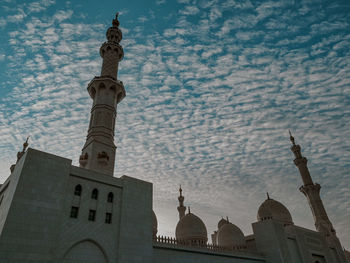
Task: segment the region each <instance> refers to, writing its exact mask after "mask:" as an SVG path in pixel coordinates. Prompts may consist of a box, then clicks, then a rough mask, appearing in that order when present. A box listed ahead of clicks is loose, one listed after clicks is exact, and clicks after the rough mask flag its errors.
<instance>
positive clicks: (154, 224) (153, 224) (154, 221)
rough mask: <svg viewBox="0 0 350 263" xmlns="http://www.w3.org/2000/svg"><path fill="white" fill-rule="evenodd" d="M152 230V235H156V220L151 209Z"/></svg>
mask: <svg viewBox="0 0 350 263" xmlns="http://www.w3.org/2000/svg"><path fill="white" fill-rule="evenodd" d="M152 230H153V237H156V236H157V233H158V221H157V216H156V214H155V213H154V211H153V210H152Z"/></svg>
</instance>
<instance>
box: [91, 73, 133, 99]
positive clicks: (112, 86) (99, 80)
mask: <svg viewBox="0 0 350 263" xmlns="http://www.w3.org/2000/svg"><path fill="white" fill-rule="evenodd" d="M100 89H108V90H109V91H113V92H114V94H115V100H116V101H117V104H118V103H119V102H121V101H122V100H123V99H124V97H125V96H126V93H125V89H124V84H123V82H122V81H120V80H116V79H114V78H112V77H109V76H101V77H94V78H93V79H92V81H91V82H90V83H89V84H88V87H87V90H88V92H89V94H90V97H91V98H92V99H95V96H96V94H98V93H99V90H100Z"/></svg>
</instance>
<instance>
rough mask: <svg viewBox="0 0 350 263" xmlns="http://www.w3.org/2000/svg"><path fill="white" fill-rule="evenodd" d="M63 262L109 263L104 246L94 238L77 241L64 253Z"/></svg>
mask: <svg viewBox="0 0 350 263" xmlns="http://www.w3.org/2000/svg"><path fill="white" fill-rule="evenodd" d="M62 262H63V263H108V260H107V257H106V255H105V253H104V252H103V250H102V248H101V247H100V246H99V245H98V244H97V243H96V242H94V241H92V240H84V241H81V242H78V243H76V244H75V245H73V246H72V247H71V248H70V249H68V251H67V253H66V254H65V255H64V258H63V261H62Z"/></svg>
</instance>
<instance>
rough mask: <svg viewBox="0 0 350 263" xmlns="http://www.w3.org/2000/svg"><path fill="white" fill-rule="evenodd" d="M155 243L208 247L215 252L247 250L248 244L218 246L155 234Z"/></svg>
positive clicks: (207, 248)
mask: <svg viewBox="0 0 350 263" xmlns="http://www.w3.org/2000/svg"><path fill="white" fill-rule="evenodd" d="M153 242H154V243H159V244H170V245H175V246H181V247H191V248H200V249H206V250H210V251H214V252H226V253H227V252H232V251H242V250H246V249H247V247H246V246H232V247H223V246H218V245H214V244H208V243H205V242H203V241H199V240H194V241H188V240H181V239H176V238H174V237H167V236H155V237H153Z"/></svg>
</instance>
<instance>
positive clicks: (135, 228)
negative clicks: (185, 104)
mask: <svg viewBox="0 0 350 263" xmlns="http://www.w3.org/2000/svg"><path fill="white" fill-rule="evenodd" d="M106 36H107V42H105V43H104V44H102V46H101V48H100V55H101V57H102V58H103V64H102V70H101V76H99V77H95V78H94V79H93V80H92V81H91V82H90V83H89V85H88V92H89V94H90V96H91V98H92V100H93V105H92V109H91V119H90V125H89V129H88V135H87V139H86V143H85V145H84V146H83V149H82V154H81V155H80V158H79V163H80V167H76V166H73V165H72V161H71V160H69V159H66V158H63V157H59V156H55V155H52V154H49V153H45V152H41V151H38V150H35V149H31V148H29V149H28V150H27V146H28V143H27V142H26V143H25V144H24V145H23V150H22V152H19V153H18V155H17V159H18V160H17V163H16V164H15V165H13V166H12V167H11V175H10V176H9V177H8V179H7V180H6V181H5V182H4V184H2V185H1V186H0V262H1V263H2V262H10V263H16V262H21V263H23V262H24V263H25V262H74V263H79V262H84V263H90V262H96V263H97V262H101V263H105V262H106V263H107V262H108V263H113V262H115V263H117V262H120V263H122V262H125V263H126V262H127V263H132V262H146V263H147V262H149V263H151V262H155V263H158V262H159V263H160V262H168V263H173V262H174V263H175V262H179V263H180V262H181V263H187V262H188V263H189V262H191V263H192V262H201V263H206V262H208V263H209V262H210V263H216V262H217V263H226V262H227V263H228V262H232V263H238V262H240V263H243V262H246V263H253V262H266V263H325V262H327V263H346V262H349V261H347V259H346V258H348V257H349V254H348V252H346V251H344V250H343V248H342V246H341V244H340V241H339V239H338V238H337V235H336V232H335V230H334V228H333V226H332V223H331V222H330V220H329V218H328V216H327V213H326V211H325V209H324V206H323V203H322V200H321V198H320V195H319V192H320V188H321V187H320V185H318V184H315V183H313V181H312V178H311V176H310V173H309V171H308V168H307V159H306V158H305V157H303V156H302V154H301V148H300V146H299V145H296V144H295V141H294V138H293V137H292V136H290V139H291V142H292V147H291V150H292V152H293V153H294V155H295V160H294V163H295V165H296V166H297V167H298V169H299V172H300V175H301V178H302V180H303V186H301V187H300V191H301V192H302V193H303V194H304V195H305V196H306V198H307V199H308V202H309V205H310V208H311V210H312V213H313V216H314V220H315V226H316V230H310V229H305V228H302V227H299V226H296V225H294V223H293V219H292V216H291V214H290V213H289V211H288V209H287V208H286V207H285V206H284V205H283V204H281V203H280V202H278V201H276V200H273V199H271V198H270V197H269V196H267V199H266V200H265V201H264V202H263V203H262V204H261V206H260V207H259V210H258V211H257V222H253V224H252V227H253V234H252V235H248V236H245V235H244V233H243V232H242V231H241V230H240V229H239V228H238V227H237V226H235V225H234V224H233V223H232V222H229V220H228V219H221V220H220V221H219V222H218V229H217V231H215V232H214V233H213V234H211V238H210V240H209V239H208V233H207V229H206V226H205V224H204V223H203V221H202V220H201V219H200V218H199V217H198V216H197V215H195V214H193V213H191V212H190V210H189V209H187V208H186V206H185V205H184V196H183V195H182V189H181V187H180V189H179V190H180V195H179V197H178V200H179V206H178V208H177V209H178V212H179V222H178V224H177V226H176V229H175V230H174V231H175V237H163V236H157V218H156V215H155V214H154V212H153V211H152V183H150V182H145V181H141V180H138V179H135V178H131V177H128V176H123V177H121V178H116V177H113V169H114V161H115V150H116V146H115V145H114V142H113V138H114V127H115V119H116V109H117V104H118V103H119V102H120V101H121V100H122V99H123V98H124V97H125V90H124V86H123V83H122V82H121V81H119V80H118V79H117V72H118V63H119V61H120V60H122V58H123V48H122V47H121V45H120V44H119V42H120V41H121V39H122V33H121V31H120V29H119V22H118V19H117V17H116V18H115V19H114V20H113V26H112V27H110V28H109V29H108V30H107V33H106ZM174 209H175V208H174ZM186 210H187V213H186ZM219 219H220V218H219Z"/></svg>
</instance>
